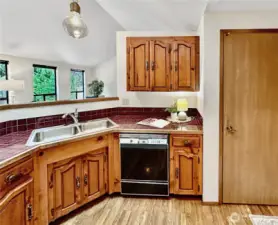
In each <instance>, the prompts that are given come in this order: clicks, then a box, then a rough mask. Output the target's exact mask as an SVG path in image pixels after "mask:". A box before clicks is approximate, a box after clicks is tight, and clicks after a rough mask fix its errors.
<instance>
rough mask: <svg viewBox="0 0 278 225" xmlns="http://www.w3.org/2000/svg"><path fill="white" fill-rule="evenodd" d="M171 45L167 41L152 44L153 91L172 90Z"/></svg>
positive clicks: (151, 72)
mask: <svg viewBox="0 0 278 225" xmlns="http://www.w3.org/2000/svg"><path fill="white" fill-rule="evenodd" d="M170 55H171V44H169V43H168V42H167V41H151V42H150V59H151V60H150V74H151V90H152V91H169V90H170V75H171V71H170V67H171V61H170Z"/></svg>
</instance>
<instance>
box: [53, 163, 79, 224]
mask: <svg viewBox="0 0 278 225" xmlns="http://www.w3.org/2000/svg"><path fill="white" fill-rule="evenodd" d="M81 168H82V165H81V158H76V159H70V160H64V161H61V162H58V163H54V164H52V165H49V179H50V182H49V189H50V190H49V202H50V204H49V207H50V209H49V210H50V216H51V218H52V219H53V218H58V217H60V216H62V215H65V214H68V213H69V212H70V211H72V210H74V209H76V208H78V206H79V203H80V202H81V188H82V187H81V185H82V182H81Z"/></svg>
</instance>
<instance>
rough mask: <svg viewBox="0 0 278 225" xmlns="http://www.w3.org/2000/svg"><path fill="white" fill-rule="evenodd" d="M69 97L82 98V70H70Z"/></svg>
mask: <svg viewBox="0 0 278 225" xmlns="http://www.w3.org/2000/svg"><path fill="white" fill-rule="evenodd" d="M70 99H84V70H73V69H72V70H71V71H70Z"/></svg>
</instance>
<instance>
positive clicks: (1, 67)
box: [0, 63, 7, 99]
mask: <svg viewBox="0 0 278 225" xmlns="http://www.w3.org/2000/svg"><path fill="white" fill-rule="evenodd" d="M6 79H7V64H6V63H0V80H6ZM1 98H2V99H3V98H7V91H1V90H0V99H1Z"/></svg>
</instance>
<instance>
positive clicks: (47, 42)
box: [0, 0, 123, 66]
mask: <svg viewBox="0 0 278 225" xmlns="http://www.w3.org/2000/svg"><path fill="white" fill-rule="evenodd" d="M69 3H70V1H69V0H12V1H11V0H0V54H9V55H15V56H22V57H28V58H37V59H44V60H50V61H59V62H66V63H69V64H75V65H84V66H94V65H96V64H98V63H100V62H102V61H105V60H108V59H110V58H111V57H113V56H114V55H115V52H116V48H115V38H116V31H119V30H123V28H122V26H121V25H120V24H118V23H117V22H116V21H115V20H114V19H113V18H112V17H111V16H110V15H109V14H108V13H107V12H106V11H104V10H103V9H102V8H101V7H100V6H99V5H98V4H97V3H96V2H95V1H94V0H81V1H80V6H81V15H82V17H83V19H84V20H85V22H86V24H87V26H88V28H89V35H88V37H86V38H84V39H80V40H75V39H73V38H71V37H69V36H68V35H67V34H66V33H65V32H64V29H63V27H62V22H63V20H64V18H65V17H66V16H68V15H69Z"/></svg>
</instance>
